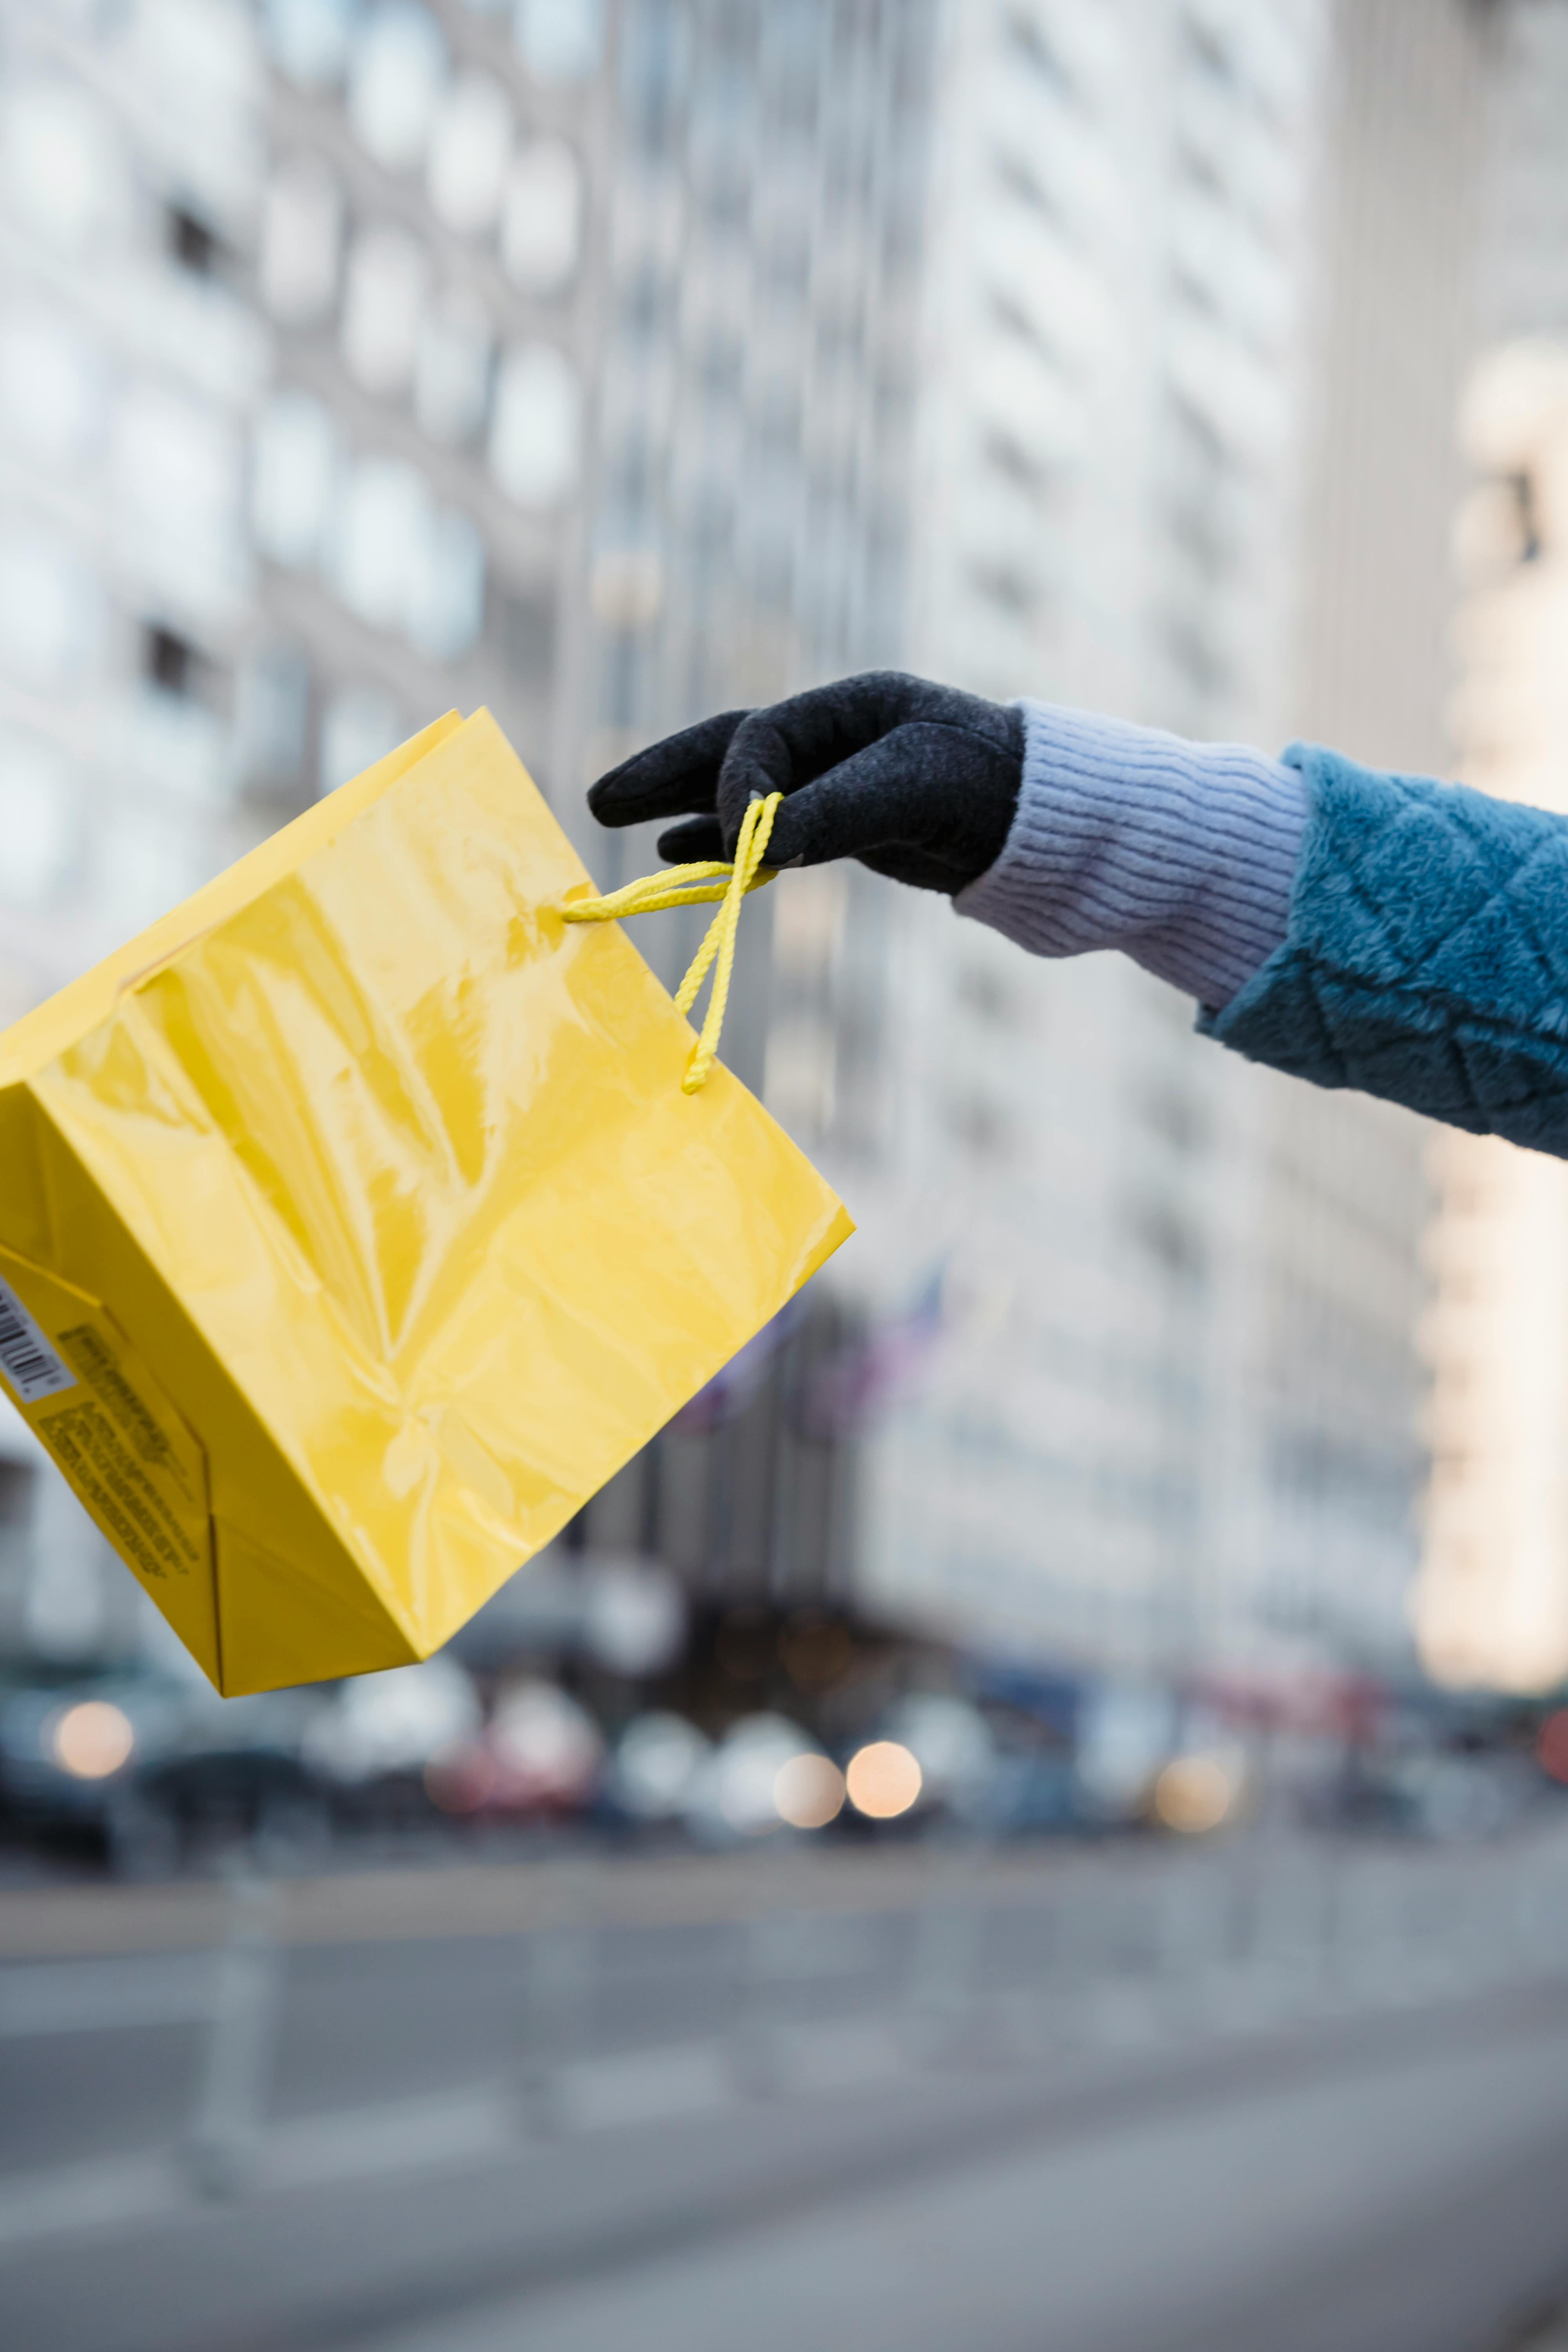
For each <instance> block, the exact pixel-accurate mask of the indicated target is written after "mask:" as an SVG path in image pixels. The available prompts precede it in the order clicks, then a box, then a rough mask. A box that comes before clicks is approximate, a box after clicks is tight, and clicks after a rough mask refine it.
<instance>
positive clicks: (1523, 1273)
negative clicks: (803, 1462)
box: [1418, 0, 1568, 1689]
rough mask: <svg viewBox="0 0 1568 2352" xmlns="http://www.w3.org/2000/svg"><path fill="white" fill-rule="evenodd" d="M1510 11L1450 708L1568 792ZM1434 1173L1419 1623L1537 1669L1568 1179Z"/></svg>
mask: <svg viewBox="0 0 1568 2352" xmlns="http://www.w3.org/2000/svg"><path fill="white" fill-rule="evenodd" d="M1505 30H1506V41H1505V50H1504V55H1505V69H1504V75H1503V80H1502V86H1501V89H1500V104H1499V108H1498V118H1497V122H1496V125H1495V133H1494V135H1495V141H1496V153H1497V166H1496V172H1495V175H1494V178H1493V181H1492V184H1491V188H1490V191H1489V195H1490V202H1489V208H1488V216H1487V220H1486V224H1485V233H1486V236H1487V247H1486V253H1487V266H1486V267H1485V268H1484V270H1483V275H1482V280H1481V297H1482V301H1481V320H1482V324H1483V328H1484V329H1485V330H1486V331H1488V332H1489V335H1491V336H1493V337H1497V338H1500V339H1503V340H1502V341H1500V347H1499V348H1496V349H1494V350H1493V351H1491V352H1489V354H1488V356H1487V357H1486V358H1485V359H1484V360H1483V362H1481V364H1480V365H1479V368H1478V369H1477V371H1476V374H1475V378H1474V381H1473V382H1472V383H1471V385H1470V388H1469V392H1468V398H1467V401H1466V404H1465V454H1466V456H1467V457H1468V459H1469V461H1470V464H1471V467H1473V469H1474V474H1473V478H1472V480H1471V482H1470V484H1469V486H1468V489H1467V492H1466V495H1465V497H1464V499H1463V500H1462V502H1461V503H1460V505H1459V508H1458V527H1457V530H1456V533H1455V541H1456V553H1457V556H1458V569H1459V574H1460V578H1461V581H1462V583H1463V588H1464V598H1463V603H1462V604H1461V607H1460V611H1459V616H1458V633H1457V634H1458V655H1459V673H1460V674H1459V678H1458V693H1457V696H1456V698H1455V702H1454V707H1453V726H1454V731H1455V735H1456V737H1457V739H1458V743H1459V747H1460V752H1461V762H1462V772H1463V774H1464V777H1465V780H1466V782H1469V783H1472V784H1475V785H1477V786H1479V788H1480V789H1481V790H1482V791H1485V792H1492V793H1500V794H1502V795H1503V796H1504V797H1505V798H1507V799H1511V800H1521V801H1527V802H1531V803H1533V804H1534V805H1535V806H1537V807H1541V808H1551V809H1556V810H1559V811H1562V812H1564V813H1568V689H1565V680H1568V665H1565V663H1564V659H1563V647H1564V646H1565V645H1568V135H1565V133H1568V7H1564V6H1563V5H1561V0H1528V5H1521V6H1519V7H1517V8H1515V9H1514V10H1513V11H1512V12H1511V13H1510V17H1509V20H1508V23H1507V26H1506V28H1505ZM1435 1174H1436V1179H1437V1185H1438V1213H1437V1215H1436V1221H1435V1223H1434V1227H1433V1232H1432V1236H1431V1256H1432V1264H1433V1268H1434V1272H1435V1275H1436V1299H1435V1301H1434V1305H1433V1310H1432V1314H1431V1317H1430V1318H1429V1322H1428V1326H1427V1332H1426V1339H1427V1344H1428V1349H1429V1352H1430V1357H1431V1363H1432V1374H1433V1391H1432V1412H1431V1442H1432V1457H1433V1459H1432V1477H1431V1488H1430V1493H1429V1496H1428V1499H1427V1510H1426V1541H1425V1546H1424V1558H1423V1563H1422V1578H1421V1584H1420V1590H1419V1596H1418V1625H1419V1630H1420V1634H1421V1640H1422V1646H1423V1650H1424V1652H1425V1654H1426V1658H1427V1660H1428V1663H1429V1664H1431V1666H1432V1667H1433V1668H1434V1670H1435V1671H1436V1672H1437V1673H1438V1674H1440V1675H1443V1676H1444V1677H1445V1678H1446V1679H1447V1680H1450V1681H1453V1682H1460V1683H1463V1682H1476V1681H1479V1682H1483V1683H1498V1684H1501V1685H1505V1686H1508V1685H1512V1686H1515V1687H1518V1688H1522V1689H1531V1688H1539V1687H1542V1686H1543V1685H1549V1684H1551V1683H1552V1682H1555V1681H1558V1680H1560V1679H1561V1678H1562V1676H1563V1675H1564V1674H1565V1673H1568V1475H1565V1465H1568V1181H1564V1180H1565V1171H1564V1170H1563V1167H1562V1166H1561V1165H1560V1164H1559V1163H1558V1162H1557V1161H1555V1160H1550V1159H1546V1158H1543V1157H1542V1156H1541V1155H1539V1154H1536V1153H1533V1152H1528V1151H1519V1150H1513V1149H1512V1148H1511V1147H1510V1145H1508V1144H1505V1143H1500V1142H1497V1141H1495V1140H1492V1139H1481V1138H1476V1137H1470V1136H1461V1135H1445V1136H1443V1137H1441V1138H1439V1139H1438V1140H1437V1144H1436V1151H1435Z"/></svg>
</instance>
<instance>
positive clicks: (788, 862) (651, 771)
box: [588, 669, 1024, 892]
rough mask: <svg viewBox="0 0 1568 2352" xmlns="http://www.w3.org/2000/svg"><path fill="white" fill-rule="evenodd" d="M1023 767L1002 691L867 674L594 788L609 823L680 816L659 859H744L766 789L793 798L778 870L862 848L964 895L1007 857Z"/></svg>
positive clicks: (778, 828) (894, 873)
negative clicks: (744, 823)
mask: <svg viewBox="0 0 1568 2352" xmlns="http://www.w3.org/2000/svg"><path fill="white" fill-rule="evenodd" d="M1023 772H1024V717H1023V713H1022V711H1020V710H1016V709H1011V708H1010V707H1009V706H1008V705H1006V704H1005V703H999V702H984V701H982V700H981V699H980V698H979V697H978V696H977V695H973V694H959V693H957V692H956V691H955V690H954V689H953V688H952V687H946V686H931V685H930V684H928V683H927V681H926V680H925V679H924V678H919V677H904V676H903V675H902V673H901V672H900V671H898V670H888V669H879V670H867V671H865V672H863V673H862V674H861V676H859V677H845V678H840V679H839V680H838V681H837V683H836V684H835V685H833V686H819V687H814V688H812V690H811V692H810V693H809V694H797V695H795V696H793V697H792V698H790V700H789V701H787V702H775V703H773V704H772V705H771V706H770V707H769V708H768V709H764V710H726V711H723V712H721V714H720V716H719V717H717V718H715V719H703V720H701V721H700V724H699V725H697V726H695V727H688V728H687V729H686V730H684V731H683V732H682V733H681V734H679V735H670V736H667V737H666V739H665V740H664V741H663V742H662V743H655V744H653V745H651V746H650V747H649V749H648V750H647V751H639V752H638V753H637V757H636V759H634V760H627V761H624V762H623V764H622V765H621V766H620V767H618V768H612V769H611V770H610V772H609V774H608V775H607V776H601V777H600V778H599V781H598V782H597V783H596V784H595V786H594V787H593V789H592V791H591V792H590V793H589V794H588V806H589V807H590V808H591V809H592V810H593V812H594V814H595V816H596V817H597V818H598V820H599V822H600V824H616V825H620V824H644V823H646V822H647V820H648V819H649V818H654V817H661V816H681V815H686V814H688V813H690V822H689V823H688V824H677V825H672V826H671V827H670V828H669V830H668V832H667V833H663V834H661V835H659V841H658V851H659V856H661V857H664V858H667V859H668V860H669V861H670V862H671V863H672V864H683V863H686V862H688V861H695V860H696V859H698V858H704V857H732V856H734V853H735V842H736V838H737V836H738V835H739V833H740V830H741V820H742V817H743V816H744V815H745V813H746V807H747V803H749V802H750V800H751V799H752V795H753V794H754V793H763V794H766V793H788V794H789V798H788V799H787V800H786V801H785V802H784V806H783V807H782V808H781V809H780V810H779V812H778V814H777V816H776V817H775V818H774V820H773V835H772V838H771V839H770V841H769V843H768V847H767V862H768V864H769V865H770V866H822V865H826V863H827V861H828V860H829V859H830V858H835V857H858V859H859V860H860V862H861V864H862V865H863V866H870V867H871V868H872V869H873V871H874V872H876V873H878V874H887V875H889V876H890V877H892V879H893V880H894V881H895V882H910V883H913V884H914V885H915V887H917V888H919V889H922V890H946V891H949V892H957V891H959V890H962V889H963V887H964V885H965V884H966V883H969V882H973V881H974V880H975V879H976V878H977V877H979V876H980V875H982V874H984V872H985V870H986V868H987V866H994V864H995V862H996V860H997V858H998V857H999V856H1001V853H1002V846H1003V844H1004V843H1005V840H1006V838H1007V833H1008V828H1009V827H1010V825H1011V824H1012V822H1013V812H1014V810H1015V809H1016V807H1017V804H1018V787H1019V784H1020V782H1021V781H1022V778H1023Z"/></svg>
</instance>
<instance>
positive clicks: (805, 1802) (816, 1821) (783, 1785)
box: [773, 1756, 844, 1830]
mask: <svg viewBox="0 0 1568 2352" xmlns="http://www.w3.org/2000/svg"><path fill="white" fill-rule="evenodd" d="M773 1803H774V1805H775V1806H776V1807H777V1809H778V1816H779V1819H780V1821H781V1822H788V1823H789V1825H790V1827H791V1829H792V1830H824V1829H826V1827H827V1824H828V1822H831V1821H837V1818H838V1815H839V1814H840V1813H841V1812H842V1811H843V1810H844V1775H843V1773H842V1772H841V1771H840V1770H839V1769H838V1767H837V1764H834V1763H832V1762H830V1761H829V1759H828V1758H827V1757H826V1756H792V1757H791V1758H790V1759H789V1762H788V1763H787V1764H781V1765H780V1767H779V1769H778V1772H777V1775H776V1777H775V1779H774V1780H773Z"/></svg>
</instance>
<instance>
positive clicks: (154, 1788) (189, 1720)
mask: <svg viewBox="0 0 1568 2352" xmlns="http://www.w3.org/2000/svg"><path fill="white" fill-rule="evenodd" d="M312 1703H313V1702H312V1700H311V1697H310V1694H309V1693H306V1692H299V1691H277V1692H266V1693H262V1694H259V1695H258V1696H255V1697H252V1698H239V1699H220V1698H218V1697H217V1696H216V1694H215V1693H213V1692H211V1691H210V1690H208V1689H207V1688H206V1686H205V1685H198V1684H196V1683H195V1682H194V1681H190V1682H187V1681H184V1680H182V1679H180V1678H178V1677H176V1676H173V1675H162V1674H153V1673H121V1674H115V1675H97V1676H89V1677H83V1678H81V1679H79V1680H62V1681H60V1682H59V1683H58V1684H47V1683H41V1682H31V1683H27V1684H25V1685H20V1686H16V1687H13V1688H12V1689H10V1690H9V1691H7V1692H5V1695H4V1696H0V1806H3V1808H4V1811H5V1816H6V1818H7V1819H8V1821H9V1822H11V1823H12V1824H13V1825H14V1826H15V1827H16V1828H18V1829H21V1830H23V1831H24V1832H26V1833H28V1834H30V1835H34V1836H58V1835H60V1834H62V1833H69V1832H77V1833H83V1832H85V1833H87V1834H89V1835H91V1836H93V1837H94V1838H96V1839H98V1840H100V1841H101V1843H102V1844H103V1847H104V1849H105V1851H106V1852H107V1853H108V1855H109V1858H110V1861H111V1862H112V1863H113V1864H114V1865H115V1866H116V1867H117V1868H118V1869H120V1870H122V1871H126V1872H129V1873H132V1874H153V1873H155V1872H158V1871H161V1870H163V1869H165V1868H169V1867H172V1866H173V1865H174V1864H175V1863H176V1862H177V1861H178V1860H179V1858H180V1856H181V1854H182V1853H183V1852H184V1850H185V1849H186V1848H187V1847H188V1846H189V1845H190V1844H191V1843H192V1842H193V1841H194V1840H195V1839H197V1838H198V1837H201V1836H203V1835H209V1836H210V1835H217V1836H223V1837H227V1836H235V1835H239V1836H247V1837H248V1836H254V1835H256V1834H257V1833H258V1832H269V1833H274V1834H278V1835H288V1836H290V1837H293V1838H296V1839H299V1840H301V1841H302V1840H304V1839H307V1838H309V1837H310V1836H312V1835H313V1834H314V1833H315V1832H316V1831H317V1830H318V1828H319V1826H320V1815H319V1807H318V1805H317V1801H316V1797H315V1791H314V1788H313V1785H312V1781H311V1778H310V1772H309V1770H308V1769H307V1767H306V1765H305V1763H304V1761H303V1759H302V1757H301V1754H300V1746H301V1736H302V1733H303V1729H304V1726H305V1723H306V1720H307V1719H308V1716H309V1713H310V1707H311V1705H312Z"/></svg>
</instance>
